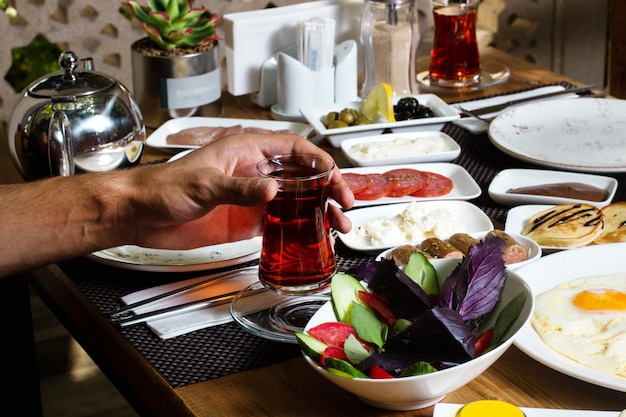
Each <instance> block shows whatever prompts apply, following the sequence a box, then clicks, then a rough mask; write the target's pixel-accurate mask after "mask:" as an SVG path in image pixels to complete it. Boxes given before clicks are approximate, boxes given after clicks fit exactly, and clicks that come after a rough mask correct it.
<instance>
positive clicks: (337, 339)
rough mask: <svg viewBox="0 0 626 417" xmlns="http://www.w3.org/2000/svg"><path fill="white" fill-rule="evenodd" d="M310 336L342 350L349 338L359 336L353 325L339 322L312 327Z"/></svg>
mask: <svg viewBox="0 0 626 417" xmlns="http://www.w3.org/2000/svg"><path fill="white" fill-rule="evenodd" d="M309 334H310V335H311V336H313V337H314V338H316V339H317V340H319V341H321V342H323V343H325V344H326V345H328V346H334V347H338V348H342V349H343V344H344V343H345V342H346V339H347V338H348V336H350V335H351V334H353V335H354V336H357V334H356V331H355V330H354V327H352V325H350V324H348V323H342V322H339V321H337V322H328V323H322V324H319V325H317V326H315V327H312V328H311V329H310V330H309Z"/></svg>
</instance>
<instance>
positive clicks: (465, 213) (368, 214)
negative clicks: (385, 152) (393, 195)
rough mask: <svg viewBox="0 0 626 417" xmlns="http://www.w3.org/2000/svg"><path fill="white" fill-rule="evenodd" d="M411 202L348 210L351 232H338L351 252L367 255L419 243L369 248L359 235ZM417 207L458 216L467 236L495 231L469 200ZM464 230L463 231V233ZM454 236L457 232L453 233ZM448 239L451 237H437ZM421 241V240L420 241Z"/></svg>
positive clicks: (400, 210)
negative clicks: (355, 251) (446, 210)
mask: <svg viewBox="0 0 626 417" xmlns="http://www.w3.org/2000/svg"><path fill="white" fill-rule="evenodd" d="M409 204H410V203H404V204H387V205H384V206H374V207H366V208H361V209H357V210H349V211H347V212H346V216H347V217H348V218H349V219H350V220H351V221H352V230H351V231H350V232H348V233H345V234H344V233H339V234H338V235H339V237H340V238H341V240H342V241H343V243H345V245H346V246H348V247H349V248H351V249H354V250H358V251H365V252H380V251H382V250H384V249H388V248H390V247H395V246H400V245H403V244H406V243H412V244H416V243H419V242H410V241H406V242H393V243H391V244H389V245H370V244H368V243H367V242H365V241H364V240H363V239H362V238H361V237H360V236H359V235H358V234H357V233H356V231H357V229H358V228H359V227H360V226H361V225H363V224H365V223H367V222H369V221H372V220H376V219H391V218H392V217H393V216H395V215H396V214H400V213H402V212H403V211H404V209H405V208H406V207H407V206H408V205H409ZM417 204H419V205H420V206H422V207H423V208H424V209H425V210H426V211H428V212H430V211H432V210H435V209H440V208H447V209H450V210H453V211H454V214H455V216H456V217H457V219H459V222H460V223H462V224H463V225H464V227H465V230H462V231H464V232H466V233H476V232H486V231H489V230H493V224H492V223H491V220H490V219H489V217H488V216H487V215H486V214H485V213H484V212H483V211H482V210H481V209H480V208H478V207H477V206H475V205H474V204H472V203H468V202H467V201H459V200H440V201H420V202H418V203H417ZM460 231H461V230H460ZM453 233H454V232H453ZM438 237H439V238H441V239H447V238H448V237H449V236H438ZM420 242H421V240H420Z"/></svg>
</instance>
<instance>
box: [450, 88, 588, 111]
mask: <svg viewBox="0 0 626 417" xmlns="http://www.w3.org/2000/svg"><path fill="white" fill-rule="evenodd" d="M593 88H594V86H593V85H583V86H580V87H574V88H567V89H565V90H561V91H554V92H551V93H546V94H541V95H538V96H532V97H525V98H520V99H517V100H510V101H507V102H504V103H500V104H495V105H493V106H487V107H482V108H479V109H473V110H465V109H463V108H462V107H461V106H457V108H458V109H459V110H461V111H462V112H464V113H467V114H469V115H470V116H474V117H476V116H482V115H485V114H490V113H496V112H499V111H502V110H504V109H506V108H507V107H509V106H512V105H513V104H520V103H526V102H529V101H535V100H540V99H543V98H547V97H555V96H560V95H564V94H571V93H581V92H584V91H590V90H592V89H593ZM458 104H460V105H462V103H458Z"/></svg>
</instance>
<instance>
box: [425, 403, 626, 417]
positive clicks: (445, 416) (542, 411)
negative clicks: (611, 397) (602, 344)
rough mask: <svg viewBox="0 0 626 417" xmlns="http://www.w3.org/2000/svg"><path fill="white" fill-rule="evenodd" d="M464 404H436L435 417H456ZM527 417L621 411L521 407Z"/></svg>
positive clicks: (587, 416) (613, 415)
mask: <svg viewBox="0 0 626 417" xmlns="http://www.w3.org/2000/svg"><path fill="white" fill-rule="evenodd" d="M463 405H464V404H444V403H438V404H435V409H434V412H433V417H454V416H456V413H457V412H458V411H459V409H460V408H461V407H463ZM520 409H521V410H522V411H523V412H524V414H525V415H526V417H619V415H620V412H619V411H591V410H556V409H548V408H528V407H520Z"/></svg>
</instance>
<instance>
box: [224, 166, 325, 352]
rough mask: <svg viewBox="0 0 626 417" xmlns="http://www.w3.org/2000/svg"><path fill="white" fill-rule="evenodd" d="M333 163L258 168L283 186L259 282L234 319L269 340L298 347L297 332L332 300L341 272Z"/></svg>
mask: <svg viewBox="0 0 626 417" xmlns="http://www.w3.org/2000/svg"><path fill="white" fill-rule="evenodd" d="M334 167H335V163H334V161H333V160H332V159H326V158H321V157H319V156H315V155H307V154H288V155H275V156H272V157H269V158H267V159H265V160H263V161H261V162H259V164H258V165H257V172H258V173H259V175H261V176H263V177H267V178H274V179H275V180H276V181H277V182H278V193H277V195H276V197H274V199H273V200H272V201H270V202H269V203H267V206H266V209H265V214H264V216H265V218H264V229H263V244H262V247H261V255H260V259H259V281H258V282H256V283H254V284H252V285H250V286H249V287H248V288H246V289H245V290H243V291H242V292H241V293H240V294H239V295H237V296H236V297H235V299H233V301H232V303H231V306H230V311H231V315H232V316H233V319H234V320H235V321H236V322H237V323H238V324H240V325H241V326H242V327H243V328H245V329H246V330H248V331H249V332H251V333H253V334H255V335H257V336H260V337H264V338H267V339H271V340H275V341H281V342H290V343H297V341H296V338H295V335H294V332H296V331H302V330H303V329H304V327H305V326H306V324H307V323H308V321H309V319H310V318H311V317H312V316H313V314H315V313H316V312H317V310H318V309H319V308H320V307H321V306H322V305H323V304H325V303H326V302H328V300H330V296H329V294H328V291H325V290H327V289H328V287H329V285H330V280H331V278H332V276H333V275H334V274H335V272H336V271H337V262H336V260H335V251H334V247H333V242H332V240H331V235H330V233H331V231H330V222H329V219H328V196H329V194H330V179H331V176H332V171H333V168H334Z"/></svg>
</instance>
